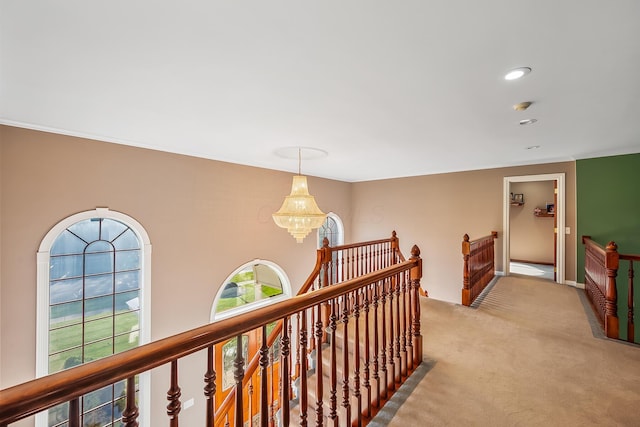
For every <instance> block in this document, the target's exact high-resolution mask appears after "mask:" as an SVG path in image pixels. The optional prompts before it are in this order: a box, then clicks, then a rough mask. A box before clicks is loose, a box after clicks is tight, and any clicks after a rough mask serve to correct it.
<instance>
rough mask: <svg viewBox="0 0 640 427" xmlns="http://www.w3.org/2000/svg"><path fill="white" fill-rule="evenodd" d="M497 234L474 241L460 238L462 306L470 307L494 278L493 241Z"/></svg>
mask: <svg viewBox="0 0 640 427" xmlns="http://www.w3.org/2000/svg"><path fill="white" fill-rule="evenodd" d="M497 238H498V232H497V231H492V232H491V234H490V235H488V236H485V237H481V238H479V239H475V240H469V235H468V234H465V235H464V237H463V238H462V259H463V261H464V263H463V267H462V305H465V306H467V307H468V306H470V305H471V304H473V301H475V299H476V298H477V297H478V295H480V293H482V291H483V290H484V288H485V287H486V286H487V285H488V284H489V283H490V282H491V280H492V279H493V278H494V276H495V249H494V240H495V239H497Z"/></svg>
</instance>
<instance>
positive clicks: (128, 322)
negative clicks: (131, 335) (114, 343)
mask: <svg viewBox="0 0 640 427" xmlns="http://www.w3.org/2000/svg"><path fill="white" fill-rule="evenodd" d="M139 314H140V312H139V311H128V312H126V313H122V314H117V315H116V316H115V319H114V320H115V334H116V335H120V334H122V333H125V332H132V331H138V330H139V329H140V321H139V320H138V315H139Z"/></svg>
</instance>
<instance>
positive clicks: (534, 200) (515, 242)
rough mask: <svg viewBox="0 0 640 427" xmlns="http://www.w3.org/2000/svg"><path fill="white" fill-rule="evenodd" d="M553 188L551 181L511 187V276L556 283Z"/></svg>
mask: <svg viewBox="0 0 640 427" xmlns="http://www.w3.org/2000/svg"><path fill="white" fill-rule="evenodd" d="M555 187H556V181H555V180H554V181H527V182H512V183H511V185H510V188H509V189H510V195H511V202H510V208H509V210H510V212H509V231H510V236H509V243H510V246H509V250H510V254H509V255H510V256H509V271H510V272H511V273H515V274H522V275H526V276H534V277H538V278H541V279H546V280H552V281H555V280H556V277H555V267H556V252H555V244H556V242H555V233H554V231H555V230H554V229H555V220H556V218H555Z"/></svg>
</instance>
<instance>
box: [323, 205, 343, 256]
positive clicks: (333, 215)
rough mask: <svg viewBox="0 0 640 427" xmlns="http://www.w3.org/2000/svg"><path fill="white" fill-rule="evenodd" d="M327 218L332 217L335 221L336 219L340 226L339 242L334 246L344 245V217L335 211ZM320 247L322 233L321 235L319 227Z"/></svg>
mask: <svg viewBox="0 0 640 427" xmlns="http://www.w3.org/2000/svg"><path fill="white" fill-rule="evenodd" d="M327 218H331V219H332V220H333V221H335V223H336V226H337V227H338V243H337V245H334V246H340V245H344V224H343V223H342V219H340V217H339V216H338V215H337V214H335V213H333V212H329V213H328V214H327ZM317 236H318V248H321V247H322V239H323V237H322V235H321V228H318V233H317Z"/></svg>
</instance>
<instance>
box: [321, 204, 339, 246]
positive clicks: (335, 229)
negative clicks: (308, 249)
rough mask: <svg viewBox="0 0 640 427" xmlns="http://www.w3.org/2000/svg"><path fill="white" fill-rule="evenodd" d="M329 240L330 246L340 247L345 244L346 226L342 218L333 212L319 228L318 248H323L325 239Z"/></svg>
mask: <svg viewBox="0 0 640 427" xmlns="http://www.w3.org/2000/svg"><path fill="white" fill-rule="evenodd" d="M325 237H326V238H327V240H329V246H340V245H342V244H344V226H343V225H342V220H341V219H340V217H339V216H338V215H336V214H334V213H333V212H329V213H328V214H327V219H325V220H324V223H323V224H322V225H321V226H320V228H318V247H319V248H321V247H322V242H323V240H324V238H325Z"/></svg>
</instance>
